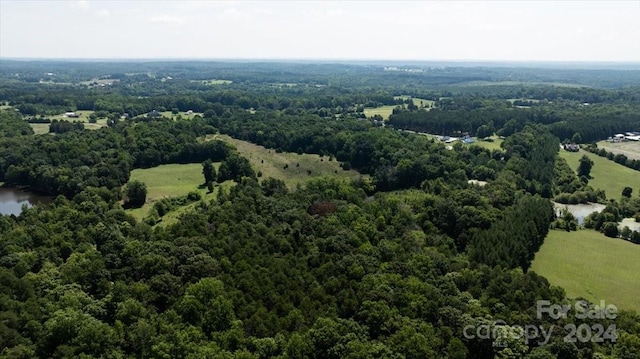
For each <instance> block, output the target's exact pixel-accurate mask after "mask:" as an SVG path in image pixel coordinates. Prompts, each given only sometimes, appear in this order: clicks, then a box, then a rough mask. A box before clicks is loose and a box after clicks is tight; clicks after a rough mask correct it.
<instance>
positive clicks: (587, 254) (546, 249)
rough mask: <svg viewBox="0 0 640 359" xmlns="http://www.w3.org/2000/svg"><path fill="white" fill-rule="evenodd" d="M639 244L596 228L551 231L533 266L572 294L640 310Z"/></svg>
mask: <svg viewBox="0 0 640 359" xmlns="http://www.w3.org/2000/svg"><path fill="white" fill-rule="evenodd" d="M639 257H640V246H638V245H636V244H632V243H630V242H626V241H624V240H622V239H615V238H609V237H605V236H604V235H603V234H602V233H599V232H596V231H593V230H586V229H585V230H579V231H576V232H564V231H550V232H549V235H548V236H547V238H546V239H545V242H544V244H543V245H542V248H541V249H540V251H539V252H538V253H537V254H536V258H535V260H534V261H533V265H532V267H531V269H532V270H534V271H535V272H536V273H538V274H541V275H543V276H545V277H546V278H547V279H548V280H549V282H550V283H551V284H552V285H556V286H561V287H563V288H564V289H565V291H566V292H567V295H568V296H569V297H573V298H578V297H582V298H585V299H588V300H591V301H593V302H599V301H600V300H605V301H606V302H607V303H611V304H614V305H616V306H618V308H619V309H634V310H640V302H639V301H638V298H639V297H640V286H638V282H637V280H638V273H639V272H640V261H638V258H639Z"/></svg>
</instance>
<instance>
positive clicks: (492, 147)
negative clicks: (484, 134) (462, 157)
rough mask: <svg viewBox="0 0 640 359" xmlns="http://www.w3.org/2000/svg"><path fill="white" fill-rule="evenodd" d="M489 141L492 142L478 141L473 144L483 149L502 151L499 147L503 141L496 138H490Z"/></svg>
mask: <svg viewBox="0 0 640 359" xmlns="http://www.w3.org/2000/svg"><path fill="white" fill-rule="evenodd" d="M491 139H492V140H493V142H489V141H482V140H480V139H479V140H477V141H476V142H474V143H473V144H474V145H478V146H481V147H484V148H488V149H489V150H502V148H501V147H500V145H501V144H502V142H503V140H502V139H501V138H500V137H498V136H491Z"/></svg>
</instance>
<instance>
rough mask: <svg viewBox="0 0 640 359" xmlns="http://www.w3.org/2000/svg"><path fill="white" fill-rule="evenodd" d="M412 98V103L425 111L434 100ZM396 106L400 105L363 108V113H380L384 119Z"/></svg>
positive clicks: (432, 104)
mask: <svg viewBox="0 0 640 359" xmlns="http://www.w3.org/2000/svg"><path fill="white" fill-rule="evenodd" d="M398 98H401V99H403V100H404V99H407V98H408V96H396V99H398ZM412 100H413V104H414V105H416V106H418V107H419V108H424V109H425V110H427V111H429V110H431V109H432V108H433V106H434V104H435V101H432V100H426V99H422V98H412ZM397 106H400V105H387V106H380V107H375V108H365V109H364V115H365V116H366V117H373V116H375V115H380V116H382V119H384V120H385V121H386V120H388V119H389V116H391V114H392V113H393V109H394V108H396V107H397ZM402 106H403V107H406V105H402Z"/></svg>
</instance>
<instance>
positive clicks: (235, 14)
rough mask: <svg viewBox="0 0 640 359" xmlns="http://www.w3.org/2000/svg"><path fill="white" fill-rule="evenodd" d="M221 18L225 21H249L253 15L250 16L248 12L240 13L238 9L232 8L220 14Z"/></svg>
mask: <svg viewBox="0 0 640 359" xmlns="http://www.w3.org/2000/svg"><path fill="white" fill-rule="evenodd" d="M219 17H221V18H223V19H236V20H241V19H244V20H249V19H252V18H253V16H252V15H251V14H248V13H246V12H243V11H240V10H238V9H236V8H235V7H230V8H227V9H225V10H224V11H223V12H222V14H220V16H219Z"/></svg>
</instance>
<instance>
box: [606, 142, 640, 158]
mask: <svg viewBox="0 0 640 359" xmlns="http://www.w3.org/2000/svg"><path fill="white" fill-rule="evenodd" d="M598 148H604V149H605V150H607V152H613V153H614V154H621V155H625V156H627V158H631V159H634V160H640V142H631V141H629V142H618V143H611V142H609V141H600V142H598Z"/></svg>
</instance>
